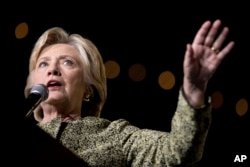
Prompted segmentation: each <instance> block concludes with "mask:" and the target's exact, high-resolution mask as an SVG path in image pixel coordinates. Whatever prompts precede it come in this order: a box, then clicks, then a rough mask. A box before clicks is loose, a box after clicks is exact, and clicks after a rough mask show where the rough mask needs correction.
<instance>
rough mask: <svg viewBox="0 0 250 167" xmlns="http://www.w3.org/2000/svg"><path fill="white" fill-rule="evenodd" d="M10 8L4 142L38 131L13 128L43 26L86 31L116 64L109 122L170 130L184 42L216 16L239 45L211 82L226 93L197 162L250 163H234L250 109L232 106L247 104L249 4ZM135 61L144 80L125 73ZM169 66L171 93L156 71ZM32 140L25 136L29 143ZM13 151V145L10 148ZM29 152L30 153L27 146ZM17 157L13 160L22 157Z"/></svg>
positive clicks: (5, 35) (245, 140) (245, 146)
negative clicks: (22, 26)
mask: <svg viewBox="0 0 250 167" xmlns="http://www.w3.org/2000/svg"><path fill="white" fill-rule="evenodd" d="M30 5H33V4H30ZM43 5H44V6H43ZM38 7H41V8H39V9H38ZM6 9H7V10H6V12H4V13H2V14H1V16H0V18H1V23H2V24H1V26H0V40H1V50H2V52H1V58H2V59H1V60H2V66H1V68H2V88H3V91H2V94H3V96H2V97H3V100H2V103H3V104H2V113H3V115H2V117H3V122H4V130H7V132H8V133H3V136H4V137H3V138H5V139H7V141H12V139H14V140H13V141H14V142H16V143H18V145H19V144H20V145H23V143H22V142H23V140H21V139H20V140H19V137H20V136H22V137H24V136H25V135H30V133H34V132H31V131H33V129H32V130H29V129H28V130H27V129H25V128H27V127H26V126H25V128H15V127H18V126H20V124H22V121H21V122H20V120H22V119H19V118H18V117H17V116H16V115H20V112H19V111H20V109H21V106H22V103H23V100H24V96H23V89H24V86H25V82H26V77H27V74H28V59H29V55H30V53H31V49H32V47H33V44H34V43H35V41H36V40H37V38H38V37H39V36H40V35H41V34H42V33H43V32H44V31H45V30H46V29H48V28H50V27H53V26H60V27H63V28H64V29H65V30H67V31H68V32H71V33H79V34H81V35H84V36H86V37H88V38H89V39H91V40H92V41H93V42H94V43H95V44H96V45H97V47H98V48H99V50H100V52H101V54H102V56H103V59H104V61H108V60H115V61H117V62H118V63H119V65H120V68H121V72H120V74H119V76H118V77H117V78H115V79H112V80H111V79H109V80H108V100H107V103H106V104H105V106H104V110H103V112H102V117H105V118H108V119H110V120H115V119H118V118H125V119H127V120H129V121H130V122H131V123H132V124H134V125H136V126H138V127H141V128H150V129H157V130H165V131H168V130H170V121H171V117H172V115H173V113H174V111H175V107H176V103H177V97H178V91H179V87H180V86H181V84H182V61H183V56H184V52H185V46H186V43H188V42H190V43H191V42H192V40H193V37H194V35H195V33H196V32H197V30H198V29H199V28H200V26H201V24H202V23H203V22H204V21H205V20H211V21H214V20H215V19H217V18H218V19H221V20H222V22H223V25H224V26H228V27H229V28H230V35H229V37H228V39H229V40H234V41H235V42H236V45H235V48H234V49H233V51H232V52H231V53H230V54H229V55H228V56H227V57H226V58H225V60H224V61H223V62H222V64H221V66H220V67H219V69H218V70H217V72H216V73H215V75H214V77H213V78H212V79H211V81H210V83H209V87H208V93H209V94H211V93H212V92H214V91H220V92H222V94H223V96H224V103H223V105H222V106H221V107H220V108H219V109H214V111H213V122H212V125H211V129H210V131H209V134H208V138H207V142H206V145H205V151H204V156H203V159H202V161H201V162H200V165H199V166H214V165H219V164H222V165H223V166H224V165H225V166H246V163H247V161H249V160H247V161H246V162H244V163H239V162H238V163H234V162H233V161H234V158H235V156H236V155H247V156H248V159H249V158H250V154H249V137H248V136H249V109H248V111H247V113H246V114H245V115H243V116H239V115H237V113H236V110H235V106H236V102H237V101H238V100H239V99H240V98H245V99H247V101H248V103H249V102H250V94H249V93H250V88H249V83H250V81H249V71H250V66H249V56H250V55H249V46H250V45H249V37H250V31H249V30H250V25H249V18H250V15H249V13H250V11H249V8H248V7H247V5H246V4H243V3H239V2H230V3H229V2H227V4H223V5H221V4H217V3H213V2H207V3H203V4H202V3H199V4H195V3H187V2H186V3H183V2H180V3H175V4H171V3H157V2H154V3H153V2H148V3H145V2H143V3H122V2H121V3H119V4H117V3H112V4H111V3H110V4H106V3H100V2H95V3H93V4H86V3H84V2H83V3H80V4H79V3H73V2H72V3H68V4H67V6H65V7H60V6H57V5H55V6H51V4H42V6H39V4H38V5H34V7H30V8H23V7H22V6H19V5H17V4H16V5H15V8H14V7H9V6H8V7H6ZM22 22H26V23H27V24H28V26H29V33H28V35H27V36H26V37H25V38H23V39H16V38H15V33H14V32H15V28H16V26H17V25H18V24H19V23H22ZM134 63H141V64H143V65H145V67H146V70H147V75H146V78H145V79H144V80H143V81H141V82H134V81H132V80H131V79H130V78H129V77H128V69H129V66H130V65H132V64H134ZM165 70H170V71H172V72H173V73H174V75H175V77H176V85H175V86H174V88H173V89H171V90H163V89H161V88H160V87H159V85H158V83H157V79H158V76H159V74H160V73H161V72H163V71H165ZM248 105H249V104H248ZM18 112H19V113H18ZM6 127H10V128H6ZM13 127H14V128H13ZM35 131H36V130H35ZM29 132H30V133H29ZM6 134H8V135H6ZM13 134H14V136H12V135H13ZM13 141H12V142H13ZM33 142H34V141H33ZM28 143H29V142H28V141H27V140H25V144H27V145H29V144H28ZM3 144H4V145H5V146H6V145H7V146H8V145H11V144H9V143H3ZM14 150H15V149H14V148H11V152H12V151H14ZM8 151H9V150H8ZM19 151H20V150H19ZM20 152H21V151H20ZM24 152H25V154H29V153H28V152H27V150H26V151H25V150H24ZM8 155H9V154H8ZM12 156H13V158H14V159H15V158H16V157H17V156H20V155H17V154H13V155H12Z"/></svg>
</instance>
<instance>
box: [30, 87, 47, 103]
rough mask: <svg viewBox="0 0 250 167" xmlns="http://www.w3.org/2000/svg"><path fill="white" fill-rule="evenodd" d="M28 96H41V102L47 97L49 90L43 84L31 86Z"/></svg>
mask: <svg viewBox="0 0 250 167" xmlns="http://www.w3.org/2000/svg"><path fill="white" fill-rule="evenodd" d="M30 94H38V95H40V96H41V98H42V100H46V99H47V98H48V96H49V90H48V88H47V86H45V85H43V84H37V85H34V86H32V88H31V90H30Z"/></svg>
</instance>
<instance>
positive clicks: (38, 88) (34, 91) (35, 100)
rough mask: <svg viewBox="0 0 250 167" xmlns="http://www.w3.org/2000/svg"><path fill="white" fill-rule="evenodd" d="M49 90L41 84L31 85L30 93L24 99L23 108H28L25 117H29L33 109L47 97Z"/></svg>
mask: <svg viewBox="0 0 250 167" xmlns="http://www.w3.org/2000/svg"><path fill="white" fill-rule="evenodd" d="M48 95H49V90H48V88H47V87H46V86H45V85H43V84H37V85H34V86H32V87H31V90H30V93H29V95H28V97H27V98H26V101H25V110H28V113H27V114H26V117H29V116H30V115H31V114H32V112H33V110H34V109H35V108H36V107H37V106H38V105H39V104H40V103H41V102H42V101H44V100H46V99H47V98H48Z"/></svg>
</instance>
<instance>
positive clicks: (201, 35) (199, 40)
mask: <svg viewBox="0 0 250 167" xmlns="http://www.w3.org/2000/svg"><path fill="white" fill-rule="evenodd" d="M210 27H211V22H210V21H206V22H204V23H203V24H202V26H201V28H200V29H199V30H198V32H197V33H196V35H195V38H194V41H193V44H197V45H202V44H204V41H205V38H206V36H207V33H208V30H209V29H210Z"/></svg>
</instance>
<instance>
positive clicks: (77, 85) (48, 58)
mask: <svg viewBox="0 0 250 167" xmlns="http://www.w3.org/2000/svg"><path fill="white" fill-rule="evenodd" d="M32 78H33V84H44V85H46V86H47V87H48V89H49V96H48V99H47V100H46V101H45V102H46V103H49V104H52V105H55V104H60V105H62V106H64V105H72V106H75V105H81V102H82V99H83V94H84V91H85V86H84V79H83V68H82V63H81V60H80V56H79V52H78V51H77V50H76V49H75V48H74V47H72V46H71V45H68V44H54V45H50V46H48V47H46V48H45V49H44V50H43V51H42V52H41V54H40V56H39V58H38V60H37V63H36V66H35V70H34V73H33V74H32Z"/></svg>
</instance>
